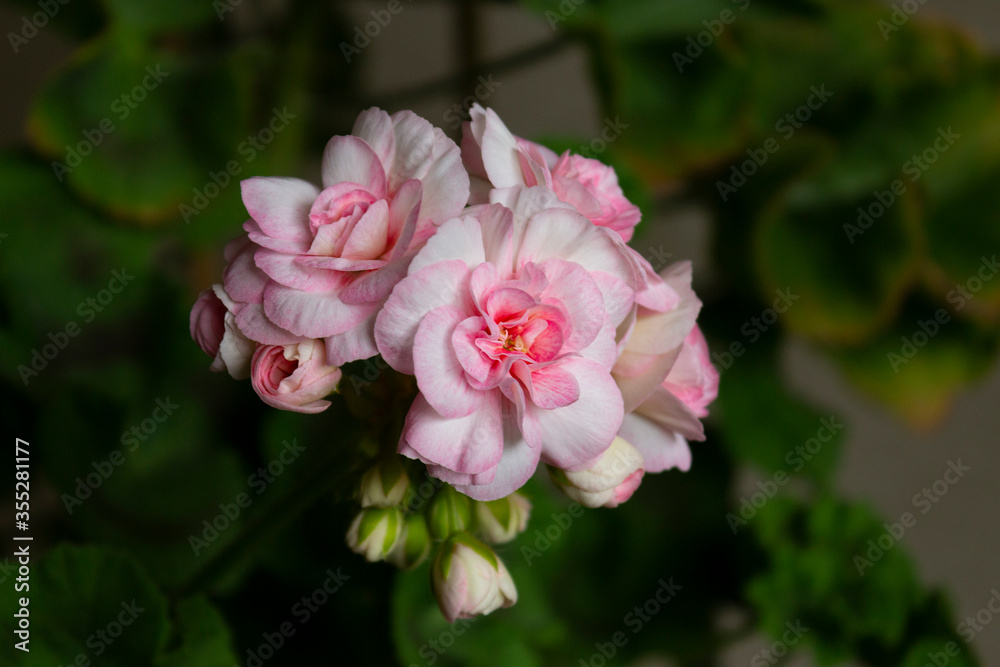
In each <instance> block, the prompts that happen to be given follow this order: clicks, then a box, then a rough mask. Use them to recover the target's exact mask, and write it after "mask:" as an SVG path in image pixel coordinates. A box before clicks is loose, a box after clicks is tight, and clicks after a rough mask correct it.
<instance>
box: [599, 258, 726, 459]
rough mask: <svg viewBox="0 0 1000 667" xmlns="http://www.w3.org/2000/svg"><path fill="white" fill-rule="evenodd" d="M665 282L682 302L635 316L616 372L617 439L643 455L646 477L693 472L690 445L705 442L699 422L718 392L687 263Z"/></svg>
mask: <svg viewBox="0 0 1000 667" xmlns="http://www.w3.org/2000/svg"><path fill="white" fill-rule="evenodd" d="M663 278H664V280H665V282H666V283H667V284H668V285H669V286H670V287H671V288H673V290H674V291H675V292H676V293H677V294H679V295H680V301H679V302H678V304H677V306H676V307H674V308H672V309H669V310H667V311H665V312H655V311H652V310H649V309H645V308H639V309H638V310H637V313H636V319H635V323H634V325H633V326H632V328H631V330H630V332H629V334H628V336H627V337H626V339H625V340H624V344H623V345H622V346H621V347H622V354H621V355H620V356H619V358H618V361H617V362H616V363H615V368H614V375H615V380H616V381H617V382H618V386H619V388H620V389H621V392H622V396H623V397H624V399H625V409H626V412H627V414H626V415H625V419H624V420H623V422H622V428H621V432H620V433H621V435H622V437H624V438H625V439H626V440H628V441H629V442H631V443H632V444H633V445H634V446H635V447H636V448H637V449H638V450H639V451H640V452H641V453H642V455H643V458H644V459H645V469H646V472H660V471H663V470H667V469H669V468H679V469H681V470H688V469H689V468H690V467H691V450H690V448H689V447H688V441H689V440H704V439H705V430H704V426H703V425H702V423H701V419H700V418H701V417H704V416H706V415H707V410H706V407H707V405H708V404H709V403H710V402H711V401H712V400H714V398H715V396H716V394H717V393H718V386H719V376H718V373H716V371H715V368H714V367H713V366H712V364H711V361H710V359H709V354H708V345H707V344H706V343H705V339H704V337H703V336H702V334H701V331H700V330H699V329H698V328H697V326H696V325H695V319H696V318H697V316H698V312H699V310H700V309H701V302H700V301H699V300H698V297H697V296H695V294H694V292H693V291H692V290H691V265H690V263H688V262H681V263H678V264H675V265H673V266H670V267H668V268H667V269H665V270H664V272H663Z"/></svg>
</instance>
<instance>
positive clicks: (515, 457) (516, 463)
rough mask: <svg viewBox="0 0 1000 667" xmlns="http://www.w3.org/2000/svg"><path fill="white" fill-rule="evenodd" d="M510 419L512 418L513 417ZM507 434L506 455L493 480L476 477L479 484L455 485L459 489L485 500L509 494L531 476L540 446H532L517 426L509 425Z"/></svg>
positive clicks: (474, 497)
mask: <svg viewBox="0 0 1000 667" xmlns="http://www.w3.org/2000/svg"><path fill="white" fill-rule="evenodd" d="M507 419H508V420H510V417H508V418H507ZM504 434H505V438H504V446H503V456H502V458H501V459H500V463H499V465H497V467H496V470H495V471H494V473H493V479H492V480H490V481H489V482H487V481H485V480H481V479H476V480H475V481H476V482H479V483H473V484H468V485H458V486H455V488H456V489H458V490H459V491H461V492H462V493H464V494H465V495H467V496H469V497H470V498H473V499H475V500H481V501H484V502H485V501H490V500H499V499H500V498H504V497H505V496H509V495H510V494H512V493H514V492H515V491H517V490H518V489H520V488H521V487H522V486H524V484H525V483H526V482H527V481H528V480H529V479H531V476H532V475H534V474H535V470H536V469H537V468H538V459H539V455H540V453H541V451H540V449H539V448H537V447H529V446H528V443H526V442H525V441H524V439H523V438H521V437H520V436H519V435H518V434H517V432H516V428H512V427H506V428H505V429H504Z"/></svg>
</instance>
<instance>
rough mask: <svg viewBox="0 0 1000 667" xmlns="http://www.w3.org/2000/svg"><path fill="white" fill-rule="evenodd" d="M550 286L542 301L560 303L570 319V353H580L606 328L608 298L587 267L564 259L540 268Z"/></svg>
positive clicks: (552, 261) (541, 296) (568, 344)
mask: <svg viewBox="0 0 1000 667" xmlns="http://www.w3.org/2000/svg"><path fill="white" fill-rule="evenodd" d="M540 268H541V270H542V272H543V273H544V274H545V277H546V278H548V280H549V284H548V286H547V287H546V288H545V290H543V291H542V293H541V295H540V298H541V301H542V302H544V303H553V302H555V303H557V304H558V305H560V306H561V307H562V309H563V310H564V311H565V312H566V313H567V314H568V315H569V317H570V335H569V336H568V337H567V338H566V341H565V345H566V349H567V350H572V351H574V352H575V351H577V350H581V349H583V348H585V347H587V346H588V345H590V344H591V343H592V342H593V341H594V339H595V338H596V337H597V334H598V332H599V331H600V330H601V327H603V326H604V319H605V312H604V296H603V294H602V293H601V290H600V288H599V287H598V286H597V283H596V282H594V279H593V278H592V277H591V276H590V274H588V273H587V272H586V271H585V270H584V269H583V267H581V266H580V265H578V264H572V263H570V262H566V261H563V260H560V259H549V260H546V261H545V262H543V263H542V264H541V266H540Z"/></svg>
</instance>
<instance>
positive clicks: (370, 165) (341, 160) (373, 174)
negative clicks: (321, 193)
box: [322, 136, 386, 199]
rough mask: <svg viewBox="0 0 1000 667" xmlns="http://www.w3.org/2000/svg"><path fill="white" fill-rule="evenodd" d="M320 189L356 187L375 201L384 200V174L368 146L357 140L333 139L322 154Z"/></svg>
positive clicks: (362, 140) (351, 137)
mask: <svg viewBox="0 0 1000 667" xmlns="http://www.w3.org/2000/svg"><path fill="white" fill-rule="evenodd" d="M322 173H323V187H324V188H328V187H330V186H331V185H336V184H337V183H357V184H358V185H361V186H363V187H365V188H366V189H367V190H368V191H369V192H371V193H372V194H373V195H374V196H375V197H376V199H381V198H383V197H385V188H386V183H385V170H384V169H383V167H382V162H381V160H379V158H378V155H376V154H375V151H374V150H373V149H372V147H371V146H369V145H368V143H367V142H365V140H364V139H360V138H358V137H353V136H346V137H333V138H332V139H330V141H329V142H327V144H326V149H325V150H324V151H323V166H322Z"/></svg>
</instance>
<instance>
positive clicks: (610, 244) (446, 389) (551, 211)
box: [375, 187, 640, 500]
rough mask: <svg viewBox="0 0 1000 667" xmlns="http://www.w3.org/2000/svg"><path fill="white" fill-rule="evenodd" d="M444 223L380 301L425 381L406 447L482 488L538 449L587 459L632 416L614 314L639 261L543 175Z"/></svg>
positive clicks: (461, 485)
mask: <svg viewBox="0 0 1000 667" xmlns="http://www.w3.org/2000/svg"><path fill="white" fill-rule="evenodd" d="M490 196H491V202H492V204H491V205H488V206H477V207H473V208H471V209H469V210H468V211H467V212H466V214H465V215H463V216H462V217H460V218H456V219H454V220H451V221H449V222H447V223H445V224H444V225H443V226H442V227H441V229H440V230H439V231H438V233H437V234H436V235H435V236H434V237H433V238H432V239H431V240H430V241H429V242H428V243H427V245H426V246H425V247H424V248H423V249H422V250H421V251H420V252H419V253H418V254H417V256H416V258H415V259H414V260H413V263H412V264H411V265H410V267H409V273H408V275H407V277H406V278H405V279H404V280H402V281H401V282H400V283H399V284H398V285H397V286H396V289H395V290H394V291H393V293H392V296H391V297H390V298H389V300H388V301H387V302H386V304H385V308H384V309H383V310H382V312H381V313H380V314H379V316H378V319H377V321H376V325H375V339H376V341H377V342H378V348H379V351H380V352H381V353H382V356H383V357H384V358H385V360H386V361H387V362H388V363H389V365H390V366H392V367H393V368H395V369H396V370H398V371H400V372H403V373H412V374H414V375H416V379H417V386H418V387H419V388H420V394H419V395H418V396H417V399H416V400H415V401H414V403H413V406H412V407H411V408H410V411H409V414H408V415H407V418H406V423H405V426H404V428H403V435H402V439H401V442H400V453H402V454H404V455H406V456H409V457H411V458H416V459H419V460H421V461H423V462H424V463H426V464H427V465H428V467H429V470H430V472H431V474H433V475H435V476H437V477H439V478H441V479H443V480H445V481H447V482H449V483H450V484H452V485H454V486H456V488H458V489H459V490H460V491H462V492H463V493H465V494H467V495H469V496H471V497H473V498H476V499H479V500H494V499H497V498H502V497H504V496H506V495H508V494H510V493H511V492H513V491H514V490H516V489H518V488H519V487H520V486H522V485H523V484H524V483H525V482H526V481H527V480H528V478H529V477H531V475H532V473H533V472H534V471H535V468H536V467H537V465H538V462H539V460H543V461H545V462H546V463H549V464H551V465H554V466H556V467H559V468H564V469H575V468H577V467H578V466H586V465H587V464H588V463H589V462H590V461H592V460H593V459H594V458H595V457H597V456H599V455H600V454H601V453H602V452H604V450H606V449H607V448H608V446H609V445H610V444H611V442H612V440H614V437H615V434H616V433H617V431H618V428H619V426H620V424H621V420H622V397H621V393H620V392H619V390H618V387H617V386H616V385H615V382H614V380H613V379H612V377H611V373H610V371H611V366H612V365H613V364H614V361H615V357H616V355H617V350H616V343H615V328H616V327H617V326H618V325H619V324H621V323H622V322H623V321H624V320H625V319H626V318H627V317H629V315H630V313H631V312H632V310H633V300H634V295H635V289H636V286H637V284H638V283H639V282H640V269H639V267H638V266H637V265H636V263H635V261H634V258H633V257H632V255H630V254H629V253H628V252H626V251H625V250H623V248H624V246H623V244H622V242H621V239H619V238H618V237H617V236H616V235H615V234H614V233H612V232H610V231H608V230H606V229H603V228H601V227H596V226H594V225H592V224H591V223H590V222H589V221H588V220H587V219H586V218H584V217H583V216H581V215H580V214H579V213H577V212H576V211H575V210H573V209H572V208H571V207H569V206H567V205H566V204H564V203H562V202H560V201H559V200H558V199H556V197H555V196H554V195H553V194H552V193H551V192H550V191H549V190H546V189H545V188H538V187H536V188H523V187H521V188H510V189H506V190H494V191H493V192H492V193H491V195H490Z"/></svg>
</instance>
